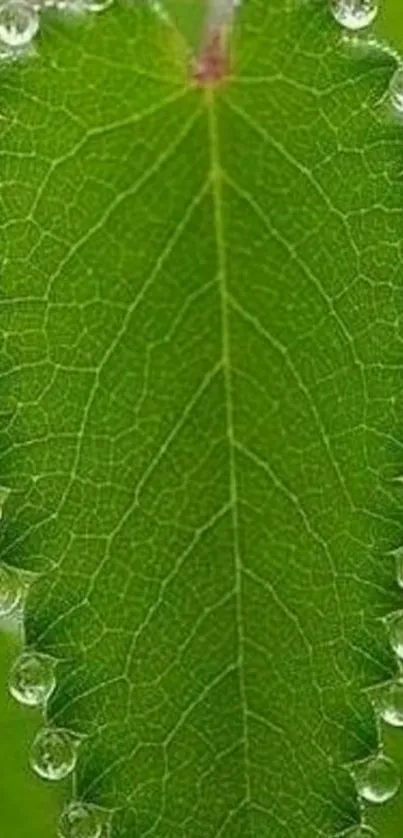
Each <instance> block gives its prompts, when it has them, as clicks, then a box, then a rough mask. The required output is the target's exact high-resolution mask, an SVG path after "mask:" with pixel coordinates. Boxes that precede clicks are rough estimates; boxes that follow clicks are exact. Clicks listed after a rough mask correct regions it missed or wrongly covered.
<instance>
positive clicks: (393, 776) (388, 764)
mask: <svg viewBox="0 0 403 838" xmlns="http://www.w3.org/2000/svg"><path fill="white" fill-rule="evenodd" d="M354 779H355V784H356V788H357V792H358V794H359V795H360V797H362V798H363V799H364V800H366V801H367V802H368V803H386V801H387V800H391V798H392V797H394V795H395V794H396V792H397V790H398V788H399V786H400V776H399V770H398V768H397V766H396V764H395V763H394V762H393V760H391V759H389V758H388V757H385V756H384V755H383V754H379V755H378V756H376V757H374V758H373V759H369V760H367V761H366V762H365V763H362V764H361V765H359V766H357V767H356V768H355V769H354Z"/></svg>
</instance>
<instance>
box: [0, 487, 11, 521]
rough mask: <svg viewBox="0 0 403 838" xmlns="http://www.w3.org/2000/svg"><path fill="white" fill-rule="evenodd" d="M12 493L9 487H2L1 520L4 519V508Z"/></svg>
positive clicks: (0, 498)
mask: <svg viewBox="0 0 403 838" xmlns="http://www.w3.org/2000/svg"><path fill="white" fill-rule="evenodd" d="M10 491H11V490H10V489H8V487H7V486H0V519H1V518H2V517H3V507H4V504H5V502H6V500H7V498H8V497H9V495H10Z"/></svg>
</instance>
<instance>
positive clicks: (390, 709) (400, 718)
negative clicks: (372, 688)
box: [377, 680, 403, 727]
mask: <svg viewBox="0 0 403 838" xmlns="http://www.w3.org/2000/svg"><path fill="white" fill-rule="evenodd" d="M377 709H378V712H379V715H380V716H381V718H382V719H383V720H384V722H387V723H388V724H389V725H393V727H403V680H399V681H394V682H393V683H392V684H387V686H386V687H384V689H383V690H382V692H381V694H380V697H379V700H378V701H377Z"/></svg>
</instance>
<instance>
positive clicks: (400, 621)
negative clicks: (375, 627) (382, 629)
mask: <svg viewBox="0 0 403 838" xmlns="http://www.w3.org/2000/svg"><path fill="white" fill-rule="evenodd" d="M389 637H390V642H391V645H392V648H393V650H394V652H396V655H397V657H398V658H400V659H403V614H400V615H399V616H398V617H395V618H394V619H393V620H392V621H391V623H390V624H389Z"/></svg>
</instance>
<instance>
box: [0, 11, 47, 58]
mask: <svg viewBox="0 0 403 838" xmlns="http://www.w3.org/2000/svg"><path fill="white" fill-rule="evenodd" d="M38 29H39V18H38V15H37V13H36V11H35V9H34V8H33V6H32V5H29V4H28V3H21V2H11V3H6V2H4V0H3V2H1V3H0V41H1V42H2V43H3V44H5V45H6V46H7V47H11V48H18V47H24V46H27V44H29V43H30V42H31V41H32V39H33V38H34V37H35V35H36V33H37V31H38Z"/></svg>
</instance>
